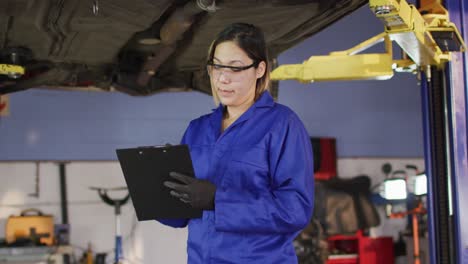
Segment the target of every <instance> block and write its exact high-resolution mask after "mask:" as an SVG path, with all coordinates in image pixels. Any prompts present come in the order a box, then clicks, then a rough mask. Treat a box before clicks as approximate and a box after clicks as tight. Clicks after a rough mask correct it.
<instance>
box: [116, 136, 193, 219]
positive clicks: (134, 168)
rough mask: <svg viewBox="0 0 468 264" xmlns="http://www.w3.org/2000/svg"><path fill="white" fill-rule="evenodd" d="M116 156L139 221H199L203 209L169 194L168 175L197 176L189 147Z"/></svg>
mask: <svg viewBox="0 0 468 264" xmlns="http://www.w3.org/2000/svg"><path fill="white" fill-rule="evenodd" d="M116 152H117V157H118V159H119V162H120V167H121V168H122V172H123V174H124V177H125V181H126V183H127V187H128V190H129V193H130V197H131V198H132V202H133V207H134V208H135V211H136V215H137V218H138V220H139V221H144V220H155V219H162V218H165V219H171V218H177V219H180V218H200V217H201V216H202V210H199V209H194V208H192V207H191V206H190V205H189V204H187V203H184V202H182V201H180V200H179V199H177V198H175V197H173V196H171V195H170V194H169V192H170V189H169V188H167V187H165V186H164V185H163V182H164V181H167V180H171V181H175V180H174V179H173V178H171V177H169V172H171V171H176V172H180V173H184V174H187V175H194V172H193V166H192V160H191V158H190V152H189V149H188V146H187V145H174V146H149V147H138V148H128V149H117V150H116Z"/></svg>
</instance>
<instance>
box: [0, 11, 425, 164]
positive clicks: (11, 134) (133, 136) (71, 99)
mask: <svg viewBox="0 0 468 264" xmlns="http://www.w3.org/2000/svg"><path fill="white" fill-rule="evenodd" d="M382 30H383V26H382V24H381V23H380V21H378V20H377V19H376V18H375V17H374V16H373V15H372V14H371V13H370V11H369V9H368V8H367V6H364V7H363V8H361V9H359V10H358V11H356V12H355V13H353V14H351V15H349V16H348V17H346V18H344V19H342V20H341V21H339V22H338V23H336V24H335V25H332V26H331V27H329V28H327V29H326V30H324V31H322V32H320V33H319V34H317V35H315V36H314V37H312V38H310V39H308V40H306V41H305V42H303V43H301V44H300V45H298V46H296V47H294V48H292V49H290V50H288V51H287V52H284V53H283V54H281V56H280V57H279V62H280V64H284V63H300V62H302V61H303V60H305V59H307V58H308V57H309V56H311V55H323V54H327V53H328V52H330V51H335V50H343V49H348V48H350V47H352V46H354V45H356V44H358V43H359V42H361V41H363V40H365V39H367V38H370V37H371V36H373V35H375V34H377V33H380V32H381V31H382ZM10 96H11V97H10V104H11V108H10V113H11V115H10V116H9V117H5V118H1V119H0V160H114V159H116V156H115V153H114V149H115V148H120V147H130V146H138V145H157V144H164V143H168V142H169V143H177V142H179V140H180V137H181V136H182V133H183V131H184V129H185V128H186V126H187V124H188V122H189V121H190V120H191V119H193V118H196V117H198V116H200V115H202V114H204V113H207V112H209V111H211V109H212V108H213V107H214V105H213V103H212V99H211V97H209V96H206V95H204V94H201V93H198V92H186V93H161V94H156V95H153V96H149V97H131V96H128V95H125V94H119V93H95V92H66V91H50V90H29V91H25V92H19V93H15V94H11V95H10ZM279 102H280V103H283V104H286V105H288V106H290V107H291V108H292V109H294V110H295V111H296V112H297V113H298V114H299V116H300V117H301V119H302V120H303V121H304V123H305V125H306V127H307V129H308V131H309V133H310V134H311V135H313V136H326V137H335V138H337V148H338V155H339V156H340V157H351V156H379V157H391V156H393V157H422V156H423V145H422V128H421V127H422V125H421V123H422V121H421V110H420V109H421V107H420V104H421V102H420V95H419V87H418V86H417V82H416V78H415V76H412V75H408V74H399V75H396V76H394V77H393V78H392V79H391V80H389V81H353V82H330V83H314V84H307V85H306V84H300V83H297V82H293V81H285V82H280V91H279Z"/></svg>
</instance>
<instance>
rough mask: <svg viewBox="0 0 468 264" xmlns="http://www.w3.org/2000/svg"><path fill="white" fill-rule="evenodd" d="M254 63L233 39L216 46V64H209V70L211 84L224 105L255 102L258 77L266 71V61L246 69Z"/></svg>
mask: <svg viewBox="0 0 468 264" xmlns="http://www.w3.org/2000/svg"><path fill="white" fill-rule="evenodd" d="M253 63H254V61H253V60H252V59H251V58H249V56H247V54H246V53H245V52H244V51H243V50H242V49H241V48H239V46H237V44H236V43H235V42H233V41H226V42H222V43H220V44H218V45H217V46H216V50H215V52H214V57H213V64H214V65H211V66H209V68H208V72H209V74H210V81H211V86H212V87H213V90H214V91H215V92H216V93H217V95H218V97H219V100H220V102H221V103H222V104H223V105H226V106H231V107H232V106H233V107H235V106H240V105H247V104H253V101H254V98H255V87H256V83H257V79H258V78H261V77H262V76H263V74H264V73H265V62H261V63H259V64H258V66H257V68H255V67H253V66H252V67H249V68H247V69H245V68H246V66H250V65H252V64H253ZM223 66H231V67H223ZM236 67H244V69H242V68H236Z"/></svg>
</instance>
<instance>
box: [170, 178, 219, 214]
mask: <svg viewBox="0 0 468 264" xmlns="http://www.w3.org/2000/svg"><path fill="white" fill-rule="evenodd" d="M169 176H171V177H172V178H174V179H176V180H177V181H180V182H183V184H179V183H175V182H172V181H165V182H164V186H166V187H168V188H171V189H172V190H171V192H170V194H171V195H172V196H174V197H176V198H179V200H181V201H182V202H184V203H189V204H190V205H191V206H192V207H193V208H197V209H202V210H213V209H214V198H215V193H216V186H215V185H214V184H213V183H211V182H209V181H207V180H200V179H196V178H194V177H189V176H187V175H184V174H182V173H178V172H171V173H169Z"/></svg>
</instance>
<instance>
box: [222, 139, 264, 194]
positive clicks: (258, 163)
mask: <svg viewBox="0 0 468 264" xmlns="http://www.w3.org/2000/svg"><path fill="white" fill-rule="evenodd" d="M223 186H224V187H227V188H240V189H242V190H244V191H245V190H248V191H252V192H255V191H258V190H264V189H268V188H269V186H270V173H269V170H268V152H267V150H266V149H264V148H261V147H256V146H252V147H237V148H236V147H235V148H233V149H232V156H231V159H230V161H229V164H228V166H227V170H226V173H225V180H224V181H223Z"/></svg>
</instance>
